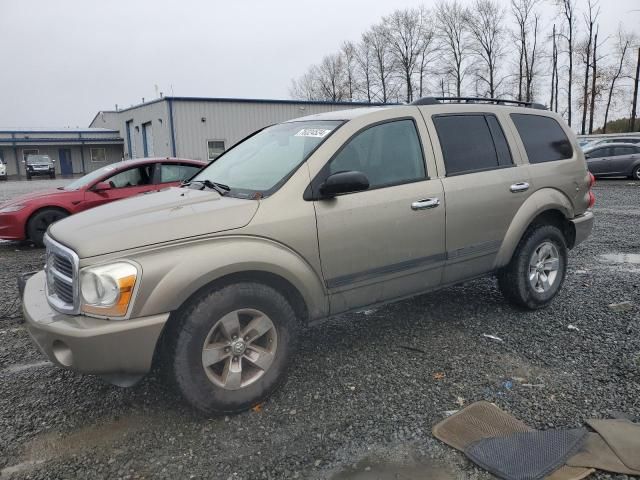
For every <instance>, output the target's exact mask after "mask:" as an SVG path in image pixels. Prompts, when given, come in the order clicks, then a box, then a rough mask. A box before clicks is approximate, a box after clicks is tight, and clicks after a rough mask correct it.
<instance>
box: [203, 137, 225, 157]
mask: <svg viewBox="0 0 640 480" xmlns="http://www.w3.org/2000/svg"><path fill="white" fill-rule="evenodd" d="M207 150H208V152H209V161H210V162H211V161H213V160H215V159H216V158H218V157H219V156H220V155H222V154H223V153H224V140H208V141H207Z"/></svg>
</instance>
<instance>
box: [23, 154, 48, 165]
mask: <svg viewBox="0 0 640 480" xmlns="http://www.w3.org/2000/svg"><path fill="white" fill-rule="evenodd" d="M34 163H51V159H50V158H49V156H48V155H29V156H28V157H27V164H28V165H31V164H34Z"/></svg>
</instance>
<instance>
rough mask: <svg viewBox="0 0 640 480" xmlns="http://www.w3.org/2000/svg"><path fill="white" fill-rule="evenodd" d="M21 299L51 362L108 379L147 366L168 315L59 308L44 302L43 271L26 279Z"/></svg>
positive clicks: (141, 372) (136, 373)
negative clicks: (111, 316)
mask: <svg viewBox="0 0 640 480" xmlns="http://www.w3.org/2000/svg"><path fill="white" fill-rule="evenodd" d="M22 304H23V313H24V318H25V321H26V326H27V330H28V331H29V334H30V335H31V337H32V338H33V339H34V341H35V342H36V344H37V345H38V347H39V348H40V350H42V352H44V354H45V355H46V356H47V357H49V359H50V360H51V361H52V362H54V363H55V364H57V365H59V366H61V367H63V368H68V369H71V370H75V371H77V372H81V373H89V374H96V375H102V376H105V377H107V378H109V379H115V378H118V377H119V376H122V377H124V376H127V375H128V376H142V375H144V374H145V373H147V372H148V371H149V370H150V369H151V362H152V360H153V354H154V352H155V348H156V344H157V342H158V338H159V337H160V333H161V332H162V329H163V327H164V325H165V323H166V322H167V320H168V318H169V314H168V313H165V314H161V315H153V316H150V317H142V318H136V319H130V320H122V321H110V320H102V319H97V318H91V317H86V316H84V315H65V314H62V313H59V312H57V311H55V310H53V309H52V308H51V307H50V306H49V304H48V303H47V299H46V297H45V275H44V272H43V271H41V272H38V273H36V274H35V275H33V276H32V277H31V278H29V279H28V280H27V282H26V284H24V295H23V301H22ZM113 383H119V382H118V381H113Z"/></svg>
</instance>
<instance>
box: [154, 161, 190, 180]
mask: <svg viewBox="0 0 640 480" xmlns="http://www.w3.org/2000/svg"><path fill="white" fill-rule="evenodd" d="M198 171H200V167H197V166H195V165H186V164H179V163H176V164H166V163H163V164H162V165H160V183H166V182H182V181H183V180H188V179H189V178H191V177H193V176H194V175H195V174H196V173H198Z"/></svg>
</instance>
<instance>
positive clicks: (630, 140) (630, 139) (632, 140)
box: [590, 136, 640, 146]
mask: <svg viewBox="0 0 640 480" xmlns="http://www.w3.org/2000/svg"><path fill="white" fill-rule="evenodd" d="M606 143H633V144H634V145H637V144H640V137H624V136H622V137H608V138H601V139H599V140H594V141H592V142H591V145H590V146H596V145H602V144H606Z"/></svg>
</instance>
